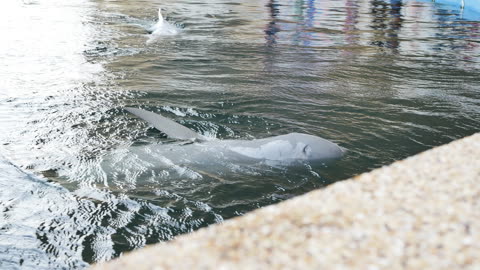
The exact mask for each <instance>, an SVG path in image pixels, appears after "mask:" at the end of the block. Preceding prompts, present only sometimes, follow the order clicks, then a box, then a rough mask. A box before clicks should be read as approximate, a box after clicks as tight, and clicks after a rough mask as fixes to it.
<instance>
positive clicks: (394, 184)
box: [92, 133, 480, 270]
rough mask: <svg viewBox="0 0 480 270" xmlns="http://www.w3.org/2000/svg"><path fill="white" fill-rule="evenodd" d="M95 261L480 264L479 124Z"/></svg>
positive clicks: (280, 265) (140, 265) (147, 265)
mask: <svg viewBox="0 0 480 270" xmlns="http://www.w3.org/2000/svg"><path fill="white" fill-rule="evenodd" d="M92 269H97V270H99V269H389V270H390V269H480V133H479V134H476V135H473V136H471V137H468V138H464V139H462V140H458V141H455V142H453V143H450V144H448V145H445V146H441V147H438V148H435V149H433V150H430V151H427V152H424V153H421V154H419V155H416V156H413V157H410V158H408V159H406V160H403V161H399V162H395V163H394V164H392V165H390V166H388V167H384V168H380V169H377V170H374V171H372V172H369V173H365V174H362V175H360V176H357V177H354V178H352V179H349V180H346V181H342V182H338V183H335V184H333V185H330V186H328V187H326V188H324V189H321V190H317V191H313V192H310V193H308V194H305V195H303V196H299V197H296V198H293V199H291V200H288V201H285V202H283V203H279V204H277V205H272V206H269V207H265V208H262V209H259V210H257V211H254V212H251V213H249V214H246V215H245V216H242V217H239V218H235V219H231V220H228V221H226V222H224V223H223V224H219V225H214V226H210V227H208V228H205V229H201V230H199V231H196V232H194V233H191V234H188V235H183V236H180V237H178V238H177V239H175V240H173V241H171V242H168V243H160V244H156V245H152V246H149V247H146V248H143V249H140V250H138V251H134V252H132V253H130V254H127V255H125V256H123V257H121V258H119V259H116V260H113V261H111V262H108V263H104V264H100V265H96V266H93V267H92Z"/></svg>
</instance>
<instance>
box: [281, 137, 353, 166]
mask: <svg viewBox="0 0 480 270" xmlns="http://www.w3.org/2000/svg"><path fill="white" fill-rule="evenodd" d="M278 137H279V139H280V137H282V138H281V139H283V140H287V141H289V142H290V144H291V145H293V148H292V151H294V152H295V153H292V154H293V155H294V156H297V157H300V159H305V160H331V159H339V158H341V157H342V156H343V154H344V152H345V151H344V150H343V149H342V148H341V147H340V146H338V145H337V144H335V143H333V142H331V141H328V140H325V139H323V138H320V137H317V136H313V135H308V134H303V133H289V134H286V135H281V136H278Z"/></svg>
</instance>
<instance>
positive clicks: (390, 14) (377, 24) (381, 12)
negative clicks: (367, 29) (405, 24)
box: [371, 0, 402, 51]
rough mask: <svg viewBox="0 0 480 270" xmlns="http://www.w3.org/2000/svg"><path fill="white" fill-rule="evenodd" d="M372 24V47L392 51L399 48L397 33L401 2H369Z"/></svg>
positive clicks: (379, 0)
mask: <svg viewBox="0 0 480 270" xmlns="http://www.w3.org/2000/svg"><path fill="white" fill-rule="evenodd" d="M371 6H372V8H371V13H372V18H373V19H372V24H371V28H373V29H374V30H376V31H375V34H374V41H372V42H371V44H372V45H375V46H378V47H382V48H389V49H394V51H395V50H396V49H397V48H398V47H399V45H400V43H399V38H398V32H399V31H400V29H401V27H402V14H401V10H402V0H390V2H389V3H388V2H386V1H382V0H373V1H372V2H371Z"/></svg>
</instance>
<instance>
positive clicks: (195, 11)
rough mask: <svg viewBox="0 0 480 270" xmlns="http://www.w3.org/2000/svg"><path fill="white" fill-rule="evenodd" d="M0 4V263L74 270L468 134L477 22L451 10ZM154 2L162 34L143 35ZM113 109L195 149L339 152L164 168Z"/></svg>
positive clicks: (307, 4)
mask: <svg viewBox="0 0 480 270" xmlns="http://www.w3.org/2000/svg"><path fill="white" fill-rule="evenodd" d="M2 5H4V6H5V8H3V7H2V9H0V18H1V19H0V20H1V23H0V30H1V31H0V33H2V39H1V42H0V61H1V63H2V64H1V65H0V76H1V80H0V130H1V131H2V132H0V151H1V152H0V169H1V171H0V268H1V269H17V268H22V269H57V268H62V269H63V268H85V267H87V266H88V264H90V263H94V262H99V261H105V260H110V259H112V258H114V257H117V256H119V255H121V254H122V253H124V252H127V251H130V250H133V249H136V248H140V247H143V246H145V245H147V244H152V243H157V242H160V241H166V240H170V239H173V238H174V237H175V236H177V235H179V234H184V233H188V232H191V231H194V230H196V229H199V228H201V227H205V226H207V225H210V224H214V223H218V222H222V221H223V220H226V219H229V218H232V217H235V216H240V215H243V214H245V213H247V212H249V211H252V210H254V209H257V208H259V207H262V206H266V205H270V204H273V203H277V202H280V201H283V200H286V199H289V198H291V197H294V196H298V195H300V194H303V193H306V192H308V191H311V190H314V189H318V188H321V187H324V186H326V185H328V184H331V183H333V182H336V181H339V180H343V179H346V178H349V177H351V176H354V175H357V174H360V173H362V172H366V171H369V170H371V169H374V168H378V167H381V166H383V165H387V164H390V163H392V162H393V161H396V160H400V159H404V158H406V157H408V156H411V155H414V154H417V153H419V152H422V151H425V150H428V149H430V148H432V147H435V146H438V145H442V144H445V143H448V142H451V141H453V140H455V139H458V138H462V137H464V136H467V135H471V134H473V133H475V132H478V131H479V129H480V80H479V78H480V70H479V67H480V15H479V16H477V14H476V13H472V12H469V13H468V16H466V15H467V13H464V11H465V10H463V9H461V8H460V7H459V6H455V5H444V4H439V3H434V2H429V1H401V0H391V1H381V0H373V1H367V0H360V1H353V0H341V1H338V0H321V1H319V0H317V1H315V0H309V1H302V0H296V1H281V2H280V1H247V2H245V1H219V0H212V1H208V3H200V2H198V1H191V0H180V1H169V0H168V1H156V0H144V1H135V2H132V1H126V0H125V1H103V0H72V1H60V0H48V1H47V0H23V1H20V0H16V1H7V2H6V3H2ZM159 7H162V8H163V15H164V16H165V17H166V20H167V21H168V22H169V24H170V26H171V27H174V28H175V30H176V31H178V33H177V34H176V35H168V36H162V35H159V36H155V35H152V29H151V27H152V26H153V25H154V24H155V23H156V19H157V11H158V8H159ZM126 106H130V107H141V108H144V109H147V110H150V111H154V112H157V113H161V114H162V115H163V116H165V117H168V118H171V119H173V120H175V121H177V122H178V123H181V124H183V125H185V126H187V127H189V128H191V129H192V130H194V131H196V132H198V133H200V134H202V135H204V136H207V137H210V138H219V139H243V140H245V139H258V138H266V137H270V136H275V135H282V134H287V133H291V132H301V133H307V134H311V135H316V136H319V137H322V138H325V139H328V140H330V141H332V142H335V143H337V144H338V145H340V146H341V147H343V148H345V149H346V150H347V153H346V155H345V156H344V157H343V158H342V159H340V160H338V161H336V162H334V163H322V162H299V163H295V164H281V163H280V164H279V163H271V162H268V161H258V162H254V163H248V164H238V163H236V162H232V161H231V160H222V159H221V158H220V159H218V158H216V159H215V158H214V159H211V160H209V157H205V159H204V160H202V162H201V165H198V164H186V163H179V162H177V163H175V162H171V161H172V160H171V159H169V154H168V153H166V152H165V151H163V152H155V151H153V152H152V149H153V148H158V147H163V146H165V147H172V149H175V147H177V148H178V147H180V148H178V149H183V148H181V147H182V146H181V145H175V144H178V142H175V141H173V140H171V139H169V138H167V137H166V136H165V135H164V134H162V133H161V132H159V131H157V130H156V129H154V128H152V127H150V126H149V125H148V124H146V123H145V122H143V121H142V120H140V119H138V118H136V117H135V116H133V115H131V114H129V113H128V112H127V111H125V110H124V109H123V107H126ZM172 145H173V146H172ZM138 149H140V150H141V153H142V154H138V153H139V152H138V151H137V150H138ZM174 151H175V150H174ZM149 153H150V154H151V155H149ZM194 154H195V153H192V158H193V157H194V156H195V157H196V159H202V158H198V155H194ZM170 158H171V157H170ZM159 256H161V254H160V255H159Z"/></svg>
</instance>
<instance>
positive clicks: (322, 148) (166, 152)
mask: <svg viewBox="0 0 480 270" xmlns="http://www.w3.org/2000/svg"><path fill="white" fill-rule="evenodd" d="M126 110H127V111H129V112H131V113H133V114H135V115H136V116H138V117H140V118H142V119H143V120H145V121H147V122H148V123H150V124H152V125H153V126H154V127H155V128H157V129H159V130H160V131H162V132H164V133H165V134H166V135H167V136H169V137H171V138H175V139H180V140H188V141H190V143H187V144H183V145H179V144H169V145H165V144H157V145H150V146H148V148H149V150H146V151H144V150H142V151H133V152H136V153H138V154H139V153H141V152H145V153H151V154H152V155H155V154H158V155H159V156H163V157H165V158H168V159H169V160H171V161H172V162H173V163H174V164H185V163H201V162H202V161H206V162H214V159H216V158H218V159H228V160H231V161H237V162H242V163H244V162H249V161H252V162H258V161H273V162H281V163H289V162H295V161H320V162H321V161H329V160H336V159H339V158H341V157H342V155H343V153H344V151H343V149H342V148H341V147H339V146H338V145H337V144H335V143H333V142H330V141H328V140H325V139H323V138H320V137H317V136H313V135H308V134H302V133H289V134H286V135H279V136H274V137H269V138H264V139H255V140H219V139H208V138H205V137H204V136H202V135H200V134H198V133H195V132H194V131H192V130H190V129H188V128H187V127H184V126H182V125H180V124H178V123H176V122H173V121H172V120H170V119H167V118H165V117H163V116H161V115H159V114H155V113H152V112H148V111H145V110H142V109H135V108H126ZM140 148H142V147H140ZM143 148H145V146H143ZM212 159H213V160H212Z"/></svg>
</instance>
